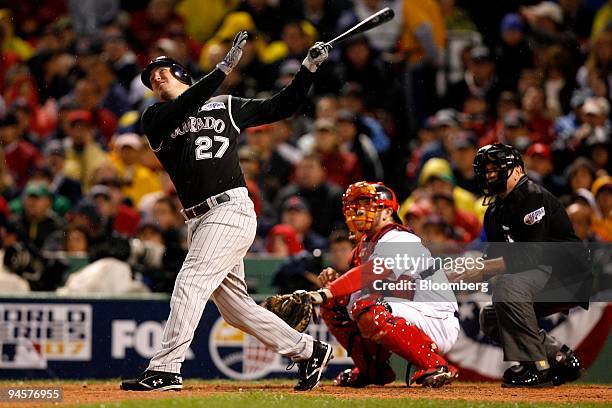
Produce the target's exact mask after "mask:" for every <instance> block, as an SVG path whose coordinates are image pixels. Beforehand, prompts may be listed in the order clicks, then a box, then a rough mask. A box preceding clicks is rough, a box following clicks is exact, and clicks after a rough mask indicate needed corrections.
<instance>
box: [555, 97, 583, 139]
mask: <svg viewBox="0 0 612 408" xmlns="http://www.w3.org/2000/svg"><path fill="white" fill-rule="evenodd" d="M586 99H587V97H586V92H583V91H580V90H576V91H574V93H573V94H572V98H571V100H570V107H571V111H570V112H569V113H568V114H567V115H564V116H560V117H558V118H557V119H556V120H555V130H554V132H555V134H556V135H557V141H556V142H557V143H561V144H564V143H565V142H566V141H567V140H569V139H571V138H572V137H573V136H574V133H575V132H576V131H577V130H578V128H579V127H580V125H582V123H583V117H582V107H583V106H584V102H585V101H586Z"/></svg>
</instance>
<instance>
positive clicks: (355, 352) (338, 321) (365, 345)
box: [321, 297, 395, 385]
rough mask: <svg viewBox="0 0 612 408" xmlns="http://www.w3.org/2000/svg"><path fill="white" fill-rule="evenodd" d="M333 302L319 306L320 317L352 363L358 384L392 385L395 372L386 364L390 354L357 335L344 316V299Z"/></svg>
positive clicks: (354, 324)
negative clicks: (356, 370) (357, 377)
mask: <svg viewBox="0 0 612 408" xmlns="http://www.w3.org/2000/svg"><path fill="white" fill-rule="evenodd" d="M347 298H348V297H347ZM334 300H335V299H334ZM334 300H332V301H330V302H328V303H326V304H325V305H322V306H321V317H322V318H323V321H324V322H325V324H326V325H327V328H328V330H329V331H330V333H331V334H333V335H334V337H335V338H336V340H338V342H339V343H340V344H341V345H342V347H344V348H345V349H346V350H347V352H348V355H349V356H350V357H351V358H352V359H353V362H354V363H355V366H356V367H357V369H358V373H359V381H360V383H361V384H362V385H367V384H379V385H384V384H388V383H390V382H393V381H394V380H395V372H394V371H393V369H392V368H391V366H390V365H389V363H388V360H389V357H390V356H391V351H389V350H387V349H386V348H385V347H384V346H382V345H381V344H378V343H376V342H375V341H373V340H370V339H366V338H364V337H363V336H362V335H361V334H360V333H359V328H358V327H357V324H356V323H355V322H354V321H353V320H351V319H350V317H349V316H348V314H347V312H346V301H347V300H348V299H342V298H340V299H338V300H337V301H339V302H335V301H334ZM343 300H344V301H343Z"/></svg>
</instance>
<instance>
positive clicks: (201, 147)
mask: <svg viewBox="0 0 612 408" xmlns="http://www.w3.org/2000/svg"><path fill="white" fill-rule="evenodd" d="M213 139H214V140H215V142H221V146H220V147H219V150H217V153H215V155H214V156H215V158H217V159H218V158H220V157H223V154H224V153H225V151H226V150H227V148H228V147H229V138H228V137H225V136H213ZM195 144H196V146H197V147H196V149H195V155H196V160H205V159H211V158H212V157H213V153H212V152H210V151H209V150H210V148H211V147H212V145H213V141H212V139H211V138H210V137H208V136H200V137H198V138H197V139H196V140H195Z"/></svg>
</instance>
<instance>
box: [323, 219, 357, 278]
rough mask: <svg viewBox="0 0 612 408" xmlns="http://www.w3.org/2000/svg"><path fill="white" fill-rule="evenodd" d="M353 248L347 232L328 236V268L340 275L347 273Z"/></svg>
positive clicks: (338, 232) (342, 231)
mask: <svg viewBox="0 0 612 408" xmlns="http://www.w3.org/2000/svg"><path fill="white" fill-rule="evenodd" d="M354 246H355V245H354V244H353V241H351V239H350V237H349V234H348V232H346V231H344V230H338V231H334V232H333V233H332V234H331V235H330V236H329V267H330V268H333V269H334V270H335V271H336V272H338V274H340V275H341V274H343V273H344V272H346V271H348V270H349V269H350V265H351V255H352V252H353V248H354Z"/></svg>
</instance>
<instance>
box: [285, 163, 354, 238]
mask: <svg viewBox="0 0 612 408" xmlns="http://www.w3.org/2000/svg"><path fill="white" fill-rule="evenodd" d="M294 195H297V196H299V197H301V198H302V199H303V200H304V201H305V202H306V203H307V205H308V208H316V209H317V216H316V217H315V218H314V219H313V222H312V229H313V231H315V232H316V233H318V234H319V235H322V236H328V235H329V234H330V233H331V232H332V230H334V229H336V228H337V227H338V226H341V225H342V224H343V223H344V218H343V216H342V190H341V189H340V187H338V186H337V185H335V184H332V183H329V182H327V181H325V168H324V167H323V162H322V159H321V157H320V156H318V155H316V154H309V155H306V156H304V158H303V159H302V161H301V162H299V163H298V165H297V166H296V169H295V182H293V183H290V184H289V185H288V186H287V187H285V188H283V189H282V190H281V191H280V192H279V193H278V197H277V199H276V203H275V206H274V207H275V208H276V210H277V211H278V212H277V214H278V213H280V209H281V208H282V204H283V203H284V202H285V201H286V200H287V198H289V197H291V196H294Z"/></svg>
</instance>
